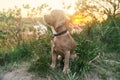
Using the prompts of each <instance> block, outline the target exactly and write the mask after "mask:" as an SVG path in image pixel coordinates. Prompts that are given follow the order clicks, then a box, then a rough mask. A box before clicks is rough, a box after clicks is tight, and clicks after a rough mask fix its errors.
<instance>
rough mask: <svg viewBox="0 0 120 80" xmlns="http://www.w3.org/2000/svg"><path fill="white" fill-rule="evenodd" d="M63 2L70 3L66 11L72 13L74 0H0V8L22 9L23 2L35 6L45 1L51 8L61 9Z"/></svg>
mask: <svg viewBox="0 0 120 80" xmlns="http://www.w3.org/2000/svg"><path fill="white" fill-rule="evenodd" d="M63 2H65V4H67V5H69V4H70V5H71V9H70V10H69V12H68V13H70V14H72V13H73V12H74V6H75V2H76V0H0V10H2V9H8V8H14V6H17V7H19V8H21V9H22V8H23V4H29V5H30V7H37V6H40V5H41V4H44V3H47V4H48V5H49V6H50V7H52V8H53V9H62V3H63Z"/></svg>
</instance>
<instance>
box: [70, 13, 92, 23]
mask: <svg viewBox="0 0 120 80" xmlns="http://www.w3.org/2000/svg"><path fill="white" fill-rule="evenodd" d="M92 21H93V19H92V17H91V16H86V17H82V16H80V15H74V16H73V17H72V19H71V22H72V24H75V25H79V24H83V23H85V24H86V23H91V22H92Z"/></svg>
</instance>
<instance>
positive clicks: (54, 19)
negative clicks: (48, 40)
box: [44, 10, 67, 29]
mask: <svg viewBox="0 0 120 80" xmlns="http://www.w3.org/2000/svg"><path fill="white" fill-rule="evenodd" d="M44 20H45V22H46V23H47V24H48V25H50V26H53V27H54V29H57V28H58V27H60V26H62V25H65V24H66V21H67V19H66V16H65V13H64V12H63V11H62V10H53V11H52V12H51V13H50V14H48V15H44Z"/></svg>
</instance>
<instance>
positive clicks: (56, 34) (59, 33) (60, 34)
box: [52, 30, 67, 38]
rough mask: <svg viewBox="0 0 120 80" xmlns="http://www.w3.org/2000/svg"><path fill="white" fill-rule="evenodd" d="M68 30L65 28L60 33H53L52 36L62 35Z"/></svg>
mask: <svg viewBox="0 0 120 80" xmlns="http://www.w3.org/2000/svg"><path fill="white" fill-rule="evenodd" d="M66 32H67V30H64V31H62V32H60V33H57V34H53V35H52V38H54V37H55V36H60V35H62V34H65V33H66Z"/></svg>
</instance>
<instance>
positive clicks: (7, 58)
mask: <svg viewBox="0 0 120 80" xmlns="http://www.w3.org/2000/svg"><path fill="white" fill-rule="evenodd" d="M101 2H102V3H103V4H102V3H101ZM101 2H99V0H92V1H90V0H78V1H77V2H76V8H75V10H76V12H75V13H74V14H73V15H67V16H68V17H69V19H70V22H71V24H72V25H73V26H74V27H71V25H70V31H71V35H72V36H73V38H74V39H75V41H76V42H77V48H76V53H77V55H78V56H79V59H78V60H76V61H70V68H71V73H70V74H66V75H63V74H62V73H61V72H62V70H61V69H56V70H52V69H51V68H50V66H49V65H50V63H51V52H50V40H51V31H50V29H49V28H48V27H47V26H46V28H47V30H46V32H45V33H44V34H42V33H38V31H37V30H36V29H35V28H34V27H33V26H35V25H36V24H38V22H39V23H40V24H43V21H42V18H41V17H42V11H43V10H44V9H46V10H48V11H51V10H52V8H50V6H48V5H46V4H43V5H41V6H39V7H35V8H32V9H31V8H30V6H29V5H28V4H26V5H23V8H24V9H26V11H27V17H26V18H25V17H22V14H21V9H20V8H18V7H17V6H15V7H14V9H8V10H4V9H3V10H2V11H0V68H1V69H2V67H5V66H8V65H9V64H14V63H19V62H23V61H26V62H30V66H29V70H28V71H30V72H34V73H35V74H37V75H39V76H42V77H45V78H48V76H49V78H50V79H51V80H96V79H94V78H98V80H119V79H120V76H119V75H120V0H101ZM88 3H89V4H88ZM93 3H94V4H93ZM63 6H64V9H68V8H70V7H71V6H66V5H65V4H64V3H63ZM96 14H97V15H99V18H98V16H96ZM36 15H37V16H36ZM76 15H77V16H79V17H80V16H82V17H80V18H79V19H82V20H79V21H77V22H73V21H75V19H76V18H75V16H76ZM103 15H105V16H107V17H104V16H103ZM88 16H89V17H90V18H88ZM86 17H87V18H86ZM74 18H75V19H74ZM85 18H86V19H85ZM77 19H78V17H77ZM73 23H75V24H73ZM83 23H84V24H85V25H83V26H81V24H83ZM72 29H82V31H80V32H74V33H73V32H72ZM6 68H8V67H6ZM5 70H6V69H5Z"/></svg>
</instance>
